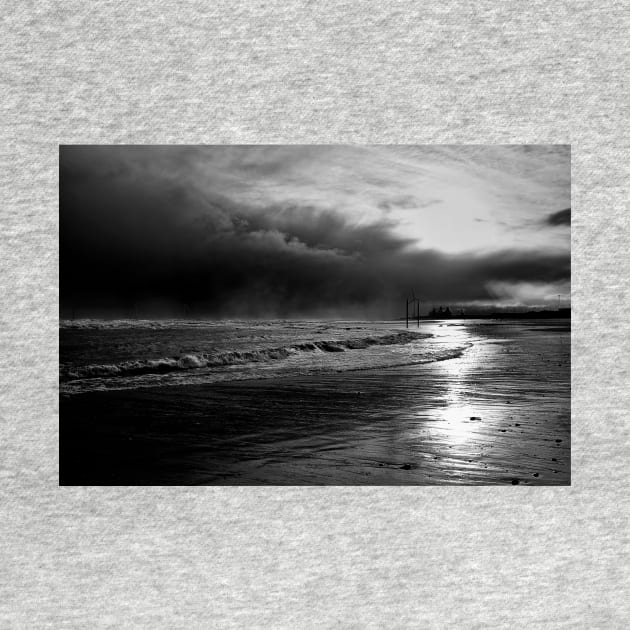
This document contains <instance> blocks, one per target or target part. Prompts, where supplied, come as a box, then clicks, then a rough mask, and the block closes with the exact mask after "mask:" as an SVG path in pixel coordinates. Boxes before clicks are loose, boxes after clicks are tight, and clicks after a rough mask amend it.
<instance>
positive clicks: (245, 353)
mask: <svg viewBox="0 0 630 630" xmlns="http://www.w3.org/2000/svg"><path fill="white" fill-rule="evenodd" d="M427 337H431V335H430V334H426V333H415V332H410V331H403V332H397V333H391V334H388V335H383V336H370V337H358V338H350V339H345V340H334V341H308V342H303V343H296V344H292V345H288V346H280V347H275V348H262V349H256V350H238V351H237V350H234V351H224V352H218V353H210V352H199V353H187V354H182V355H181V356H177V357H163V358H159V359H136V360H130V361H123V362H120V363H115V364H95V365H84V366H73V367H66V368H64V367H62V369H61V379H62V380H63V381H71V380H77V379H90V378H106V377H120V376H139V375H144V374H156V375H157V374H166V373H169V372H181V371H185V370H196V369H200V368H215V367H222V366H232V365H242V364H246V363H258V362H268V361H274V360H278V359H286V358H288V357H290V356H294V355H297V354H300V353H317V352H319V353H332V352H345V351H346V350H361V349H364V348H369V347H372V346H391V345H400V344H406V343H411V342H413V341H418V340H419V339H423V338H427Z"/></svg>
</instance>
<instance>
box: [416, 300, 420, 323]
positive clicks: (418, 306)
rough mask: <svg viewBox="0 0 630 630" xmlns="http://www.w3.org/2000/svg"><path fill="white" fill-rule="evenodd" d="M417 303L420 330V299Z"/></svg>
mask: <svg viewBox="0 0 630 630" xmlns="http://www.w3.org/2000/svg"><path fill="white" fill-rule="evenodd" d="M417 303H418V304H417V309H416V313H417V316H418V328H420V300H419V299H418V300H417Z"/></svg>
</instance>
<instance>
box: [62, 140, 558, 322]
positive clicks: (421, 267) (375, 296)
mask: <svg viewBox="0 0 630 630" xmlns="http://www.w3.org/2000/svg"><path fill="white" fill-rule="evenodd" d="M128 155H129V154H126V153H125V152H124V151H122V150H118V151H116V150H109V151H108V150H105V149H103V150H100V151H95V150H86V149H81V148H70V147H66V148H64V149H62V151H61V155H60V166H61V186H60V277H61V307H62V313H64V312H65V313H66V314H67V313H68V312H69V310H70V309H72V308H76V309H79V311H81V309H83V311H90V310H98V309H104V308H111V309H114V310H115V311H116V312H118V313H120V314H121V315H125V314H129V312H130V309H133V308H136V307H138V305H139V307H140V308H146V309H152V308H158V306H156V305H161V306H162V307H164V305H166V307H167V308H168V309H170V311H169V312H176V313H178V314H183V313H188V314H196V315H213V316H264V315H270V316H287V317H289V316H297V315H313V316H318V315H322V316H330V315H340V316H342V315H351V316H363V317H365V316H397V315H399V314H400V311H401V309H400V303H401V300H404V296H405V295H406V294H408V293H409V292H410V291H411V290H412V289H414V290H415V291H416V292H417V293H419V294H421V295H422V298H423V299H424V300H425V301H438V302H439V301H443V302H467V301H479V300H490V299H492V298H493V297H494V295H493V293H492V292H491V291H490V289H489V288H488V285H489V283H492V282H500V283H521V282H538V283H554V282H562V281H566V280H567V279H568V278H569V275H570V260H569V256H568V254H566V253H545V252H536V251H533V250H532V251H502V252H495V253H492V254H485V255H481V254H478V255H472V254H460V255H447V254H444V253H440V252H438V251H435V250H419V249H417V240H416V239H411V238H405V237H403V236H400V235H395V234H394V232H393V231H392V227H393V225H392V224H390V223H388V222H387V221H380V222H379V221H377V222H372V223H358V222H354V221H351V220H350V219H348V218H347V217H345V216H343V215H342V214H340V213H338V212H335V211H334V210H330V209H327V210H321V209H319V208H316V207H313V206H301V205H299V204H278V205H270V206H267V207H265V208H262V209H261V208H260V207H254V206H252V205H248V204H244V203H237V202H235V201H233V200H231V199H229V198H228V197H226V196H225V195H220V194H218V193H213V192H212V190H211V188H212V186H211V185H210V191H209V190H208V187H207V186H206V187H200V186H199V185H197V183H196V182H195V181H193V180H191V179H190V178H189V177H188V173H189V170H187V169H186V168H183V167H181V165H182V164H184V165H185V163H186V161H187V159H188V157H189V154H188V153H186V150H185V149H182V152H181V154H180V155H179V156H178V160H177V161H176V163H175V164H174V163H172V162H171V161H168V160H166V161H164V162H162V161H161V159H160V152H159V150H157V151H156V153H155V154H154V155H153V156H151V159H150V160H148V161H143V159H144V158H145V157H146V156H145V154H143V153H139V154H138V155H139V158H142V159H135V158H134V159H133V160H131V161H130V160H129V159H128ZM177 165H180V167H181V168H179V167H177ZM253 167H254V166H252V168H253ZM274 168H275V167H274ZM209 178H210V181H211V175H209ZM204 181H205V180H204ZM145 314H147V315H151V314H155V313H145Z"/></svg>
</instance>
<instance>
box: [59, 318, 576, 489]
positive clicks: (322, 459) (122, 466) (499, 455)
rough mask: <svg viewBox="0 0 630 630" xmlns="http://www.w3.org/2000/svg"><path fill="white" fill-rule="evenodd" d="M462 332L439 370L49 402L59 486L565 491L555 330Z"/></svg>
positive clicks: (559, 349)
mask: <svg viewBox="0 0 630 630" xmlns="http://www.w3.org/2000/svg"><path fill="white" fill-rule="evenodd" d="M475 333H476V334H480V335H481V340H480V341H477V342H476V343H475V344H474V345H473V346H472V347H470V348H468V349H467V350H465V351H464V352H463V353H462V355H461V356H459V357H457V358H453V359H447V360H445V361H440V362H433V363H426V364H416V365H412V366H403V367H390V368H385V369H379V370H363V371H360V370H356V371H352V372H349V371H348V372H341V373H326V374H318V375H310V376H297V377H295V378H272V379H262V380H247V381H234V382H224V383H216V384H210V385H188V386H171V387H165V388H148V389H144V390H141V389H139V390H131V391H111V392H94V393H86V394H77V395H75V396H72V397H70V398H69V399H62V400H61V406H60V462H61V469H60V483H61V484H62V485H170V484H177V485H187V484H209V485H229V484H237V485H258V484H273V485H321V484H324V485H356V484H360V485H406V484H413V485H442V484H460V485H466V484H482V485H490V484H492V485H494V484H508V485H511V484H513V483H515V482H517V483H518V484H519V485H568V484H570V478H571V477H570V340H569V334H568V331H567V332H560V333H559V332H555V333H554V332H551V333H550V332H548V331H540V332H539V334H536V333H535V332H533V333H530V332H527V331H526V332H525V333H521V332H520V329H519V327H518V324H516V325H515V326H514V327H510V326H508V327H505V326H503V327H500V328H498V327H483V325H482V326H479V327H476V330H475ZM516 333H518V334H516ZM565 338H566V341H565Z"/></svg>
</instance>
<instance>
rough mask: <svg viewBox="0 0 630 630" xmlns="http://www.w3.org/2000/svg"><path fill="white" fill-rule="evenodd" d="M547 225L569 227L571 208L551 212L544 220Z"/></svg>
mask: <svg viewBox="0 0 630 630" xmlns="http://www.w3.org/2000/svg"><path fill="white" fill-rule="evenodd" d="M546 223H547V225H553V226H556V225H571V208H566V209H565V210H560V211H559V212H553V213H552V214H550V215H549V216H548V217H547V219H546Z"/></svg>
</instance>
